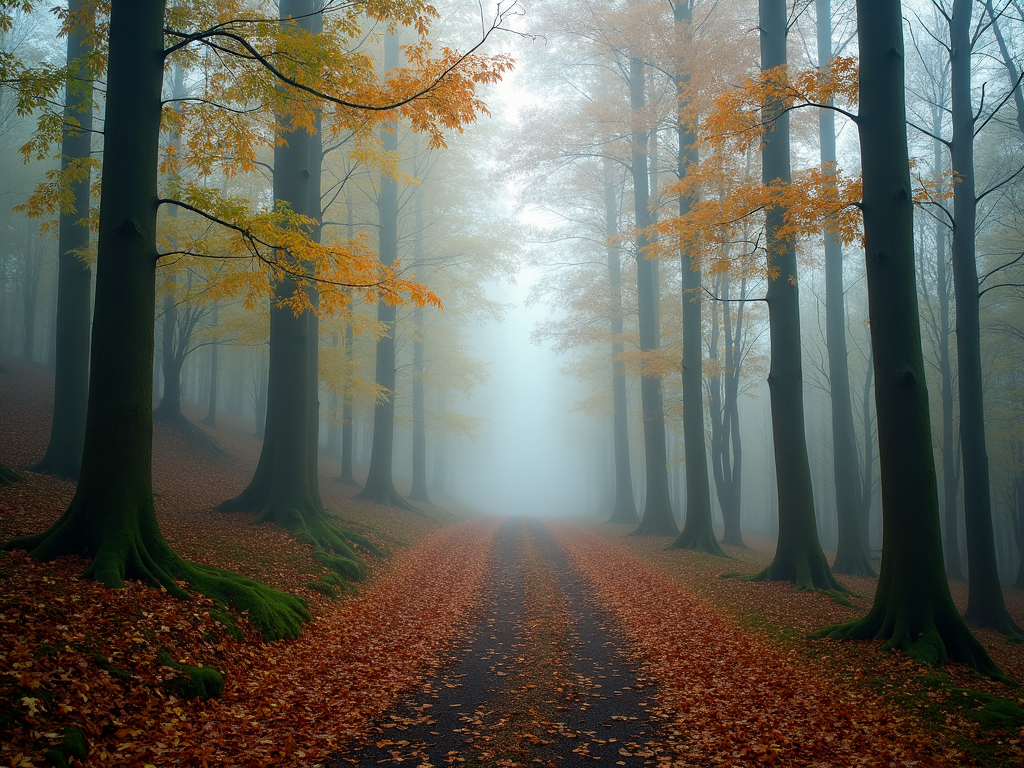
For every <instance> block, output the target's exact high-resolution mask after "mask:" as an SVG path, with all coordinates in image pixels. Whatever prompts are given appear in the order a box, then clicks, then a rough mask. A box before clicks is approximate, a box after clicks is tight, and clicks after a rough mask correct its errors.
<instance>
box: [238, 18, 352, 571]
mask: <svg viewBox="0 0 1024 768" xmlns="http://www.w3.org/2000/svg"><path fill="white" fill-rule="evenodd" d="M315 8H316V6H315V5H314V2H313V0H282V2H281V4H280V9H281V10H280V13H281V19H282V22H281V23H282V25H287V29H289V30H291V31H292V32H293V33H294V34H312V33H315V32H316V31H317V25H318V23H322V22H320V16H319V14H315V13H314V11H315ZM292 19H294V20H295V21H292ZM291 120H292V117H291V115H290V114H288V113H286V112H282V113H279V114H278V116H277V122H278V125H281V126H288V125H289V124H290V122H291ZM281 138H282V139H283V141H279V142H276V143H275V146H274V200H275V201H276V202H277V203H278V204H285V205H288V206H290V208H291V209H292V210H293V211H296V212H301V213H305V214H306V215H307V216H309V217H310V218H312V219H314V220H315V221H316V222H317V223H318V222H319V218H320V213H321V212H320V184H319V182H320V161H321V151H320V146H319V133H317V132H316V131H314V133H313V134H311V133H309V132H308V131H307V130H305V129H303V128H298V129H287V128H284V129H282V136H281ZM318 229H319V225H318V224H317V226H316V227H315V230H314V231H313V232H311V233H309V234H310V235H311V237H312V238H314V239H316V238H317V237H318V231H316V230H318ZM281 258H284V259H288V258H291V257H290V255H288V254H281ZM292 267H293V269H294V270H296V271H297V270H300V269H302V268H303V265H302V264H301V263H298V262H295V263H293V265H292ZM297 287H298V286H297V284H296V282H295V280H293V279H291V278H283V279H281V280H280V281H279V282H278V283H277V285H276V286H275V287H274V300H273V301H272V303H271V308H270V365H269V372H268V385H267V417H266V430H265V436H264V439H263V450H262V452H261V454H260V459H259V462H258V464H257V466H256V472H255V473H254V475H253V478H252V480H251V481H250V482H249V485H248V486H247V487H246V489H245V490H244V491H242V493H241V494H239V495H238V496H236V497H234V498H233V499H228V500H227V501H225V502H223V503H222V504H221V505H220V506H219V507H218V509H220V510H222V511H231V510H237V509H243V510H251V511H253V512H255V513H256V517H255V519H254V522H256V523H260V522H264V521H269V522H273V523H275V524H277V525H279V526H281V527H282V528H285V529H286V530H289V531H291V532H293V533H295V534H296V535H297V536H298V537H299V539H300V540H301V541H305V542H308V543H310V544H312V545H313V546H314V548H315V549H316V551H317V557H318V558H319V559H320V560H321V561H322V562H324V564H326V565H328V566H329V567H331V568H333V569H334V570H336V571H337V572H338V573H341V574H342V575H344V576H347V577H349V578H354V579H358V578H362V577H363V576H364V575H365V572H366V569H365V565H364V564H363V561H362V560H361V559H360V558H359V556H358V555H357V554H356V552H355V551H354V550H353V549H352V546H351V545H352V544H353V543H358V544H360V545H363V546H366V547H368V548H370V549H372V545H370V544H369V542H367V541H366V540H365V539H363V538H362V537H359V536H356V535H355V534H352V533H351V532H348V531H345V530H344V529H341V528H338V527H337V526H335V525H334V524H333V522H332V521H331V520H330V518H329V516H328V514H327V512H326V510H325V509H324V506H323V503H322V502H321V500H320V483H319V475H318V461H317V458H318V437H319V426H320V416H319V377H318V374H317V360H318V353H319V340H318V323H317V320H316V314H315V312H313V311H305V312H301V313H300V314H296V313H295V311H294V310H293V309H292V308H291V307H289V306H287V305H284V302H285V301H286V300H287V299H289V298H290V297H291V296H293V295H294V293H295V291H296V289H297ZM302 290H305V291H307V293H308V294H309V300H310V302H311V303H312V304H313V306H314V307H315V306H316V303H317V297H316V291H315V289H313V288H311V287H310V286H305V287H303V288H302Z"/></svg>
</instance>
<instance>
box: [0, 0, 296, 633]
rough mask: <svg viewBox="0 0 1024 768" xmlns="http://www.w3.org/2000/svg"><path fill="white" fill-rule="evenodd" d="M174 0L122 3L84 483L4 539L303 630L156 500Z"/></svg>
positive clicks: (264, 623)
mask: <svg viewBox="0 0 1024 768" xmlns="http://www.w3.org/2000/svg"><path fill="white" fill-rule="evenodd" d="M164 57H165V48H164V2H163V0H112V3H111V10H110V31H109V54H108V65H107V103H106V119H105V128H104V137H103V140H104V147H105V148H109V151H106V152H104V157H105V162H104V164H103V172H102V182H103V193H102V196H101V198H100V220H99V237H98V241H97V271H96V292H97V301H96V310H95V317H94V321H93V344H92V364H91V367H90V386H89V408H88V417H87V421H86V431H85V442H84V450H83V454H82V468H81V473H80V477H79V482H78V488H77V490H76V492H75V496H74V498H73V499H72V501H71V504H70V505H69V507H68V509H67V510H66V511H65V512H64V514H63V515H62V516H61V517H60V519H59V520H58V521H57V522H56V523H54V525H53V526H51V527H50V528H49V529H48V530H46V531H44V532H42V533H40V534H36V535H34V536H28V537H23V538H19V539H14V540H13V541H10V542H8V543H7V544H6V545H5V547H6V548H8V549H10V548H19V549H27V550H28V551H29V552H30V554H31V555H32V556H33V557H35V558H37V559H39V560H50V559H53V558H55V557H59V556H61V555H65V554H81V553H88V554H89V555H91V563H90V564H89V566H88V567H87V568H86V570H85V572H84V574H83V576H85V577H87V578H95V579H96V580H98V581H101V582H102V583H104V584H106V585H107V586H111V587H118V586H121V585H122V584H123V583H124V581H125V579H139V580H141V581H143V582H144V583H146V584H149V585H150V586H154V587H155V586H161V587H163V588H164V589H166V590H167V591H168V592H169V593H170V594H172V595H174V596H177V597H187V596H188V593H187V592H186V591H185V590H184V589H183V588H182V587H181V586H179V584H178V581H179V580H181V581H185V582H187V583H189V584H190V585H192V586H193V587H194V588H195V589H197V590H198V591H200V592H202V593H204V594H207V595H210V596H212V597H215V598H218V599H221V600H224V601H226V602H229V603H232V604H233V605H235V606H237V607H239V608H241V609H244V610H248V611H249V616H250V618H251V619H252V620H253V622H254V623H256V624H257V625H258V626H261V627H262V628H263V631H264V632H265V633H266V634H268V635H269V636H272V637H275V636H283V635H292V636H294V635H296V634H298V631H299V627H300V625H301V623H302V622H303V621H305V620H306V619H307V618H308V617H309V614H308V612H307V610H306V608H305V606H304V604H303V603H302V601H301V600H300V599H299V598H297V597H295V596H294V595H288V594H285V593H283V592H279V591H277V590H274V589H271V588H269V587H266V586H264V585H262V584H259V583H257V582H254V581H252V580H250V579H246V578H243V577H241V576H238V575H236V574H232V573H229V572H227V571H222V570H220V569H218V568H213V567H210V566H203V565H198V564H194V563H189V562H186V561H185V560H183V559H182V558H181V557H179V556H178V555H177V554H176V553H175V552H174V551H173V550H172V549H171V548H170V546H169V545H168V544H167V542H166V541H165V540H164V538H163V536H162V535H161V533H160V529H159V526H158V524H157V521H156V513H155V511H154V509H153V492H152V469H151V461H152V452H151V451H152V448H151V446H152V415H151V411H150V402H149V398H150V392H151V390H152V385H151V381H152V375H153V365H152V360H153V312H154V301H155V295H154V291H155V269H156V263H157V250H156V214H157V209H158V207H159V198H158V196H157V158H158V151H159V136H160V114H161V87H162V83H163V62H164Z"/></svg>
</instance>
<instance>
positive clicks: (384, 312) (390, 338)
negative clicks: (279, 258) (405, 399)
mask: <svg viewBox="0 0 1024 768" xmlns="http://www.w3.org/2000/svg"><path fill="white" fill-rule="evenodd" d="M399 63H400V60H399V45H398V35H397V33H395V32H388V33H387V34H386V35H385V36H384V69H385V71H391V70H394V69H396V68H397V67H398V65H399ZM382 133H383V135H382V137H381V138H382V143H383V145H384V151H385V152H388V153H391V155H392V156H393V157H394V156H396V155H397V154H398V126H397V124H396V123H395V122H391V123H389V124H388V125H387V126H385V127H384V128H383V129H382ZM377 213H378V220H379V224H380V229H379V231H380V260H381V263H383V264H384V265H385V266H389V267H390V266H391V265H392V264H394V263H395V261H396V260H397V259H398V179H397V178H396V177H395V175H394V174H393V173H387V172H385V173H382V174H381V180H380V192H379V193H378V195H377ZM397 317H398V312H397V309H396V307H395V306H394V305H393V304H389V303H388V302H386V301H381V302H379V303H378V304H377V322H378V323H380V324H381V327H382V329H383V335H382V336H381V337H380V338H379V339H378V340H377V367H376V377H375V381H376V382H377V386H378V387H380V389H381V391H382V394H381V397H380V399H379V400H378V401H377V403H376V405H375V406H374V408H373V444H372V446H371V448H370V467H369V470H368V471H367V475H366V484H365V485H364V486H363V490H362V491H361V492H360V493H359V497H360V498H363V499H369V500H371V501H376V502H377V503H379V504H384V505H386V506H393V507H401V508H403V509H413V507H412V505H411V504H409V502H407V501H406V500H405V499H403V498H402V497H401V495H399V493H398V491H397V490H396V489H395V481H394V478H393V474H392V467H393V466H394V453H395V323H396V319H397Z"/></svg>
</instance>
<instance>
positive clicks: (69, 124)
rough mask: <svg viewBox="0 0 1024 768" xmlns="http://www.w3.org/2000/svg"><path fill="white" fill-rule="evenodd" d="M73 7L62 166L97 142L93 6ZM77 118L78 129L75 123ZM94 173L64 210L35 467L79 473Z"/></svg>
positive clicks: (74, 0) (74, 3)
mask: <svg viewBox="0 0 1024 768" xmlns="http://www.w3.org/2000/svg"><path fill="white" fill-rule="evenodd" d="M68 13H69V14H70V16H71V17H72V18H77V19H78V23H77V24H76V25H75V26H74V27H73V28H72V30H71V33H70V34H69V35H68V61H69V62H74V66H75V67H76V68H77V70H76V72H75V76H74V78H73V79H72V80H71V81H70V82H69V83H68V87H67V91H66V95H65V105H64V138H63V143H62V144H61V169H62V170H63V171H65V172H67V171H69V170H71V169H73V168H74V167H76V166H79V165H81V164H83V163H86V162H87V161H88V160H89V158H90V153H91V146H92V90H93V79H92V77H93V76H92V72H91V71H90V70H89V69H88V66H87V64H86V57H87V56H88V55H89V54H90V52H91V50H92V48H91V46H90V44H89V34H90V32H91V30H92V24H93V19H92V10H91V6H90V5H89V4H88V3H86V2H85V0H70V2H69V4H68ZM76 124H77V126H78V127H77V129H76V128H75V127H74V126H75V125H76ZM91 184H92V174H91V171H90V170H86V171H85V173H84V175H83V176H82V177H81V178H79V179H78V180H76V181H74V182H72V184H71V187H70V189H69V192H70V196H71V201H72V202H71V205H70V206H69V207H67V208H66V209H62V210H61V213H60V231H59V235H58V245H57V250H58V252H59V254H60V257H59V264H58V273H57V355H56V371H55V375H54V387H53V421H52V423H51V424H50V442H49V443H48V444H47V446H46V452H45V453H44V454H43V458H42V459H40V460H39V462H38V463H37V464H35V465H34V466H33V467H32V469H33V471H35V472H46V473H48V474H52V475H57V476H59V477H68V478H71V479H72V480H77V479H78V472H79V469H80V468H81V466H82V444H83V442H84V440H85V413H86V406H87V405H88V400H89V332H90V312H91V307H90V302H91V300H92V271H91V270H90V269H89V265H88V264H86V263H85V261H84V260H83V259H82V258H80V256H79V254H80V253H81V252H84V251H85V249H86V248H88V246H89V228H88V227H83V226H80V224H79V222H80V221H81V220H82V219H85V218H87V217H88V216H89V188H90V186H91Z"/></svg>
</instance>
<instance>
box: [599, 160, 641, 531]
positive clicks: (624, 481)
mask: <svg viewBox="0 0 1024 768" xmlns="http://www.w3.org/2000/svg"><path fill="white" fill-rule="evenodd" d="M603 174H604V179H603V181H604V226H605V250H606V253H607V256H608V293H609V297H610V302H611V303H610V306H609V307H608V312H609V314H610V316H611V331H612V411H613V413H612V443H613V452H614V455H615V502H614V504H613V505H612V514H611V517H610V518H609V519H608V522H609V523H618V524H621V525H636V524H637V523H639V522H640V515H639V514H638V513H637V511H636V500H635V499H634V498H633V473H632V470H631V468H630V464H629V413H628V404H627V401H626V363H625V361H624V360H623V359H622V356H623V353H624V351H625V348H624V346H623V343H622V262H621V261H620V248H619V216H618V205H617V204H616V200H615V166H614V163H613V161H612V159H611V158H610V157H606V158H604V160H603Z"/></svg>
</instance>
